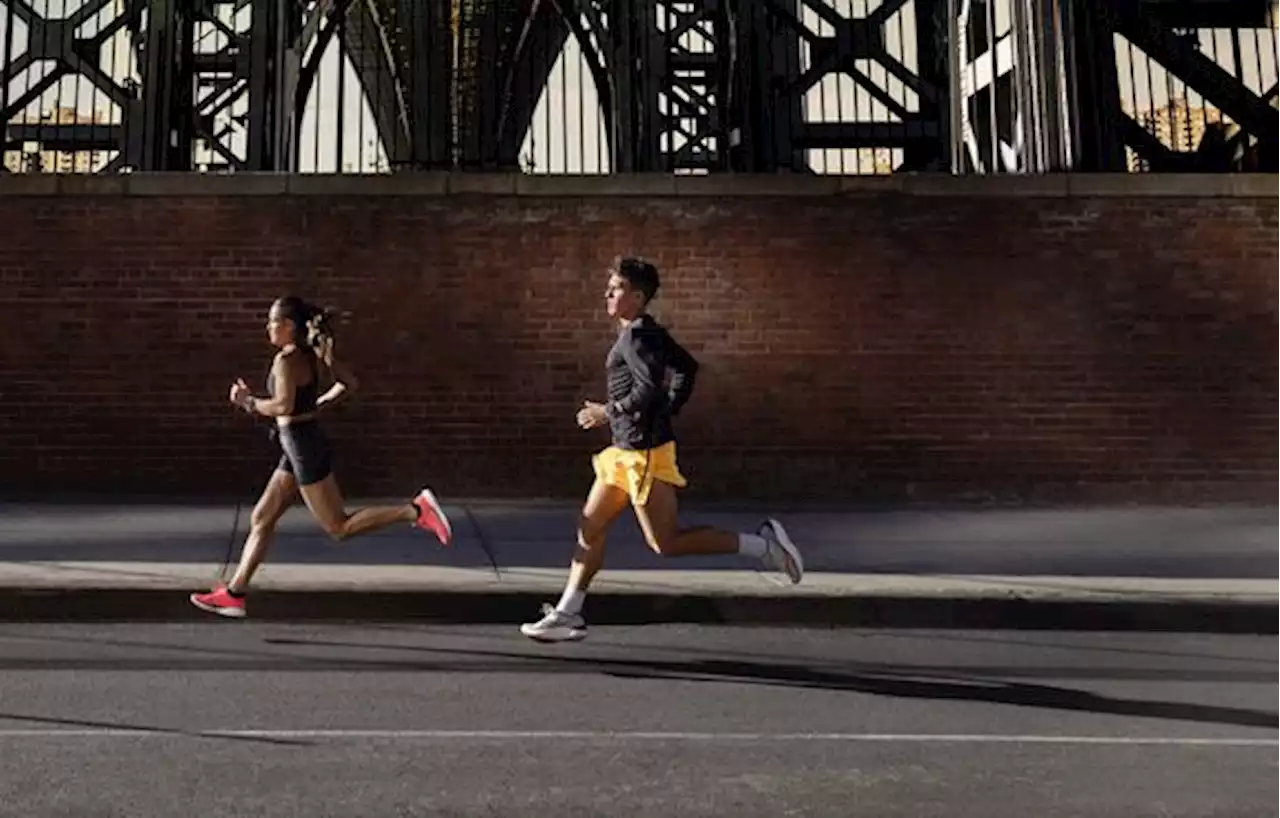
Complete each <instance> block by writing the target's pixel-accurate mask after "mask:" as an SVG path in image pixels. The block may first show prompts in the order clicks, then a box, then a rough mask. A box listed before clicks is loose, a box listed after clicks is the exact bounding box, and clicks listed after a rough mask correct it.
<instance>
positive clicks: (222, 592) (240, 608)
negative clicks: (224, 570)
mask: <svg viewBox="0 0 1280 818" xmlns="http://www.w3.org/2000/svg"><path fill="white" fill-rule="evenodd" d="M191 604H192V605H195V606H196V607H197V608H199V609H200V610H202V611H208V612H209V613H216V614H217V615H218V616H227V617H231V618H232V619H244V617H245V610H244V597H239V598H236V597H234V596H232V595H231V594H230V593H229V592H228V591H227V586H225V585H223V584H221V583H219V584H218V585H217V586H216V587H215V588H214V589H213V590H212V591H210V592H209V593H207V594H192V595H191Z"/></svg>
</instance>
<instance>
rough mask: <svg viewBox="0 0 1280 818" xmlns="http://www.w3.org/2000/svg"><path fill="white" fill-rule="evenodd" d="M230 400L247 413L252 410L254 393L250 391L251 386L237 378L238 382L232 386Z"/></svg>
mask: <svg viewBox="0 0 1280 818" xmlns="http://www.w3.org/2000/svg"><path fill="white" fill-rule="evenodd" d="M230 400H231V402H232V403H234V404H235V405H236V406H239V407H240V408H241V409H244V410H245V411H246V412H247V411H251V410H252V408H253V392H252V391H250V389H249V384H247V383H245V382H244V379H243V378H237V379H236V382H235V383H233V384H231V395H230Z"/></svg>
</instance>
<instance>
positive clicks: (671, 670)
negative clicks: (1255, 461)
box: [265, 639, 1280, 728]
mask: <svg viewBox="0 0 1280 818" xmlns="http://www.w3.org/2000/svg"><path fill="white" fill-rule="evenodd" d="M265 641H267V642H268V644H282V645H290V644H291V645H303V644H306V645H317V644H320V645H333V646H341V647H363V646H361V645H349V644H342V643H338V644H337V645H334V643H330V642H323V641H313V640H291V639H268V640H265ZM395 649H397V650H413V651H425V652H430V653H451V654H462V655H468V656H488V657H507V658H514V659H521V660H526V661H528V660H531V659H532V660H533V661H534V662H535V663H549V664H552V665H568V666H573V667H576V668H578V669H579V670H582V671H592V672H598V673H605V674H607V675H611V676H617V677H620V678H636V679H679V680H682V681H697V682H735V683H750V684H767V685H780V686H796V687H808V688H816V689H822V690H839V691H846V692H853V693H866V694H870V695H876V696H890V697H895V698H920V699H951V700H965V701H976V702H986V703H990V704H1007V705H1014V706H1019V707H1036V708H1049V709H1056V710H1070V711H1078V712H1088V713H1105V714H1110V715H1117V716H1138V717H1144V718H1158V719H1169V720H1177V721H1192V722H1203V723H1213V724H1230V725H1236V726H1241V727H1267V728H1275V727H1277V726H1280V716H1278V715H1277V714H1276V713H1272V712H1267V711H1262V710H1248V709H1244V708H1235V707H1220V706H1215V705H1198V704H1187V703H1182V702H1161V701H1139V700H1134V699H1117V698H1111V697H1106V696H1099V695H1097V694H1094V693H1089V692H1087V691H1079V690H1068V689H1066V688H1059V687H1050V686H1047V685H1032V684H1022V683H1017V682H1003V681H992V680H982V679H976V678H973V679H970V678H963V679H957V678H956V677H955V676H954V675H950V677H949V678H947V677H946V676H944V674H942V673H938V672H937V670H936V669H925V668H903V667H896V668H894V667H889V666H885V667H883V668H882V669H878V670H875V671H872V670H870V669H868V668H861V669H859V670H857V671H854V672H844V671H839V672H837V671H829V670H817V669H814V668H810V667H805V666H802V665H795V664H782V663H779V664H771V663H765V662H758V661H757V662H750V661H732V660H723V659H698V660H693V661H668V660H654V659H607V658H598V657H593V658H590V659H584V658H575V657H569V656H554V655H547V654H541V655H539V656H538V657H530V656H527V655H522V654H515V653H505V652H502V651H477V650H460V649H438V648H426V647H404V646H400V647H397V648H395ZM953 671H954V669H953ZM964 671H965V672H966V673H972V672H973V669H970V668H965V669H964ZM935 674H936V675H938V676H939V677H940V678H939V679H932V680H923V679H920V678H918V677H920V676H931V675H935ZM1119 678H1131V677H1128V676H1121V677H1119ZM1150 678H1157V679H1165V680H1167V679H1170V678H1181V677H1180V676H1176V677H1175V676H1174V675H1173V674H1171V673H1169V672H1164V673H1159V674H1153V675H1152V676H1151V677H1150ZM1274 680H1275V674H1274V673H1269V674H1260V673H1249V674H1242V675H1241V678H1238V679H1234V681H1259V682H1269V681H1274Z"/></svg>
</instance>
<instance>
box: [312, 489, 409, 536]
mask: <svg viewBox="0 0 1280 818" xmlns="http://www.w3.org/2000/svg"><path fill="white" fill-rule="evenodd" d="M299 491H301V492H302V499H303V501H304V502H306V504H307V508H309V509H311V513H312V514H313V515H315V518H316V520H318V521H319V523H320V525H321V526H322V527H323V528H324V530H325V532H326V533H328V535H329V536H330V537H333V538H334V539H335V540H345V539H347V538H349V537H354V536H356V535H358V534H366V533H368V532H370V531H377V530H379V529H382V528H387V527H388V526H391V525H395V524H396V523H411V522H413V521H414V520H416V519H418V507H417V506H415V505H414V504H413V503H410V502H407V501H406V502H405V503H404V505H399V506H373V507H370V508H360V509H356V510H355V511H354V512H352V513H351V514H348V513H347V511H346V507H345V503H344V501H343V498H342V490H341V489H340V488H338V480H337V478H336V477H335V476H334V475H332V474H330V475H329V476H328V477H326V478H324V479H323V480H321V481H320V482H319V483H312V484H311V485H309V486H302V487H300V488H299Z"/></svg>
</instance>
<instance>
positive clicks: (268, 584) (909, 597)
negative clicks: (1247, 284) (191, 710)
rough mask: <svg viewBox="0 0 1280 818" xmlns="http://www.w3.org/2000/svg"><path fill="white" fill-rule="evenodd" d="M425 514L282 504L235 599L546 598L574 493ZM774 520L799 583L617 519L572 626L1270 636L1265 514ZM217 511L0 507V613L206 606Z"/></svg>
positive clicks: (161, 612)
mask: <svg viewBox="0 0 1280 818" xmlns="http://www.w3.org/2000/svg"><path fill="white" fill-rule="evenodd" d="M355 505H357V503H355V502H353V503H352V507H354V506H355ZM445 510H446V512H447V513H448V514H449V515H450V517H451V519H452V521H453V525H454V531H455V538H456V539H455V543H454V546H453V547H452V548H449V549H445V548H441V547H440V546H439V544H438V543H437V542H436V541H435V539H434V538H433V537H431V536H429V535H426V534H424V533H423V532H420V531H417V530H415V529H412V528H410V527H408V526H403V527H401V526H397V527H395V528H393V529H391V530H387V531H383V532H379V533H377V534H373V535H369V536H366V537H361V538H358V539H354V540H350V541H348V542H345V543H341V544H338V543H333V542H330V541H329V540H328V539H327V538H326V537H325V536H324V535H323V533H322V532H321V531H320V529H319V526H318V525H317V524H316V523H315V522H314V521H313V520H312V519H311V517H310V515H309V513H308V512H307V511H306V509H305V508H303V507H300V506H299V507H297V508H295V509H293V510H291V511H290V512H289V514H288V515H286V517H285V519H284V520H283V521H282V524H281V526H280V530H279V535H278V538H277V540H276V541H275V543H274V545H273V547H272V552H271V554H270V556H269V558H268V561H267V564H266V565H265V566H264V568H263V569H262V570H261V571H260V572H259V575H258V579H257V581H256V583H255V586H256V587H255V594H254V595H253V597H252V598H251V603H250V615H251V616H252V617H253V618H255V619H264V618H265V619H330V620H343V619H382V620H397V619H414V620H433V621H450V622H505V623H513V624H514V623H516V622H519V621H524V620H528V619H531V618H536V616H537V613H538V607H539V605H540V604H541V603H542V602H550V601H554V600H555V599H556V597H557V596H558V595H559V592H560V590H561V588H562V587H563V583H564V575H565V567H566V565H567V563H568V560H569V558H570V556H571V553H572V544H573V531H574V524H575V519H576V513H577V506H576V505H575V504H558V503H503V502H492V501H484V500H475V501H454V502H452V503H450V502H446V504H445ZM763 512H764V509H761V510H760V511H745V512H744V511H723V510H712V509H688V510H687V512H686V515H685V523H686V524H691V525H692V524H711V525H718V526H721V527H725V528H729V529H732V530H745V531H754V530H755V528H756V526H757V525H758V523H759V520H760V517H761V514H762V513H763ZM248 515H249V509H248V508H244V509H242V510H241V514H240V522H239V526H238V530H237V532H236V534H235V536H234V546H233V548H232V557H231V558H232V563H233V565H234V561H235V559H236V557H237V556H238V554H239V549H240V545H241V543H242V541H243V537H244V533H245V530H246V528H247V525H248ZM777 516H778V517H779V518H780V519H781V520H782V521H783V522H784V523H785V524H786V526H787V528H788V530H789V531H790V533H791V535H792V537H793V539H794V540H795V541H796V543H797V544H798V545H799V546H800V547H801V549H802V551H803V553H804V556H805V563H806V570H807V573H806V576H805V581H804V582H803V583H802V584H801V585H799V586H791V585H789V584H780V582H779V580H778V579H777V578H776V577H774V576H772V575H768V574H763V573H761V572H759V571H757V570H756V569H755V568H754V566H753V565H752V564H751V563H750V562H749V561H747V560H745V559H742V558H739V557H730V558H688V559H681V560H664V559H662V558H660V557H658V556H656V555H654V554H652V553H650V552H649V551H648V550H647V549H646V548H645V546H644V544H643V540H642V539H641V537H640V533H639V530H638V528H637V526H636V525H635V523H634V520H633V518H632V517H631V516H630V514H627V515H624V517H623V518H622V520H620V521H619V524H618V526H617V527H616V529H615V531H614V533H613V535H612V537H611V539H610V541H609V553H608V557H607V561H606V569H605V571H604V572H602V573H601V575H600V576H599V578H598V579H597V581H596V583H595V585H594V586H593V591H592V594H591V596H590V598H589V601H588V606H589V607H588V611H587V613H588V614H589V616H590V621H591V622H592V624H610V623H640V622H654V621H664V622H672V621H675V622H756V623H775V624H811V625H813V624H816V625H832V626H836V625H839V626H857V625H866V626H891V625H892V626H919V627H1071V628H1081V629H1098V628H1105V629H1192V630H1223V631H1249V632H1264V633H1275V632H1276V623H1277V536H1278V530H1280V529H1278V525H1277V510H1276V509H1275V508H1236V507H1232V508H1204V509H1190V508H1123V509H1119V508H1108V509H1070V510H1026V511H1022V510H968V511H895V512H878V513H877V512H865V511H859V512H811V511H806V512H793V513H779V514H778V515H777ZM234 519H235V509H234V507H233V506H232V505H231V504H205V505H195V504H183V505H179V504H165V505H156V504H132V505H120V504H115V505H111V504H101V505H91V504H76V505H57V504H50V505H34V504H0V621H5V620H7V621H30V620H48V619H94V620H137V619H145V620H156V619H161V620H178V621H189V620H195V619H200V618H206V617H207V616H208V615H207V614H202V613H201V612H199V611H196V610H195V609H194V608H192V607H191V606H190V605H189V604H188V603H187V602H186V595H187V593H189V592H190V591H192V590H199V589H202V588H205V587H207V585H208V584H209V583H210V582H211V581H212V580H214V579H216V577H217V576H218V573H219V569H220V568H221V567H222V563H223V560H224V557H225V556H226V553H227V548H228V543H229V542H231V541H232V540H233V538H232V523H233V520H234ZM482 546H484V547H482ZM486 547H487V549H488V550H489V551H491V552H492V553H493V554H494V556H495V557H496V559H497V562H498V566H499V568H498V570H497V571H496V572H495V570H494V567H493V566H492V565H491V564H490V562H489V558H488V556H487V555H486Z"/></svg>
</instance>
